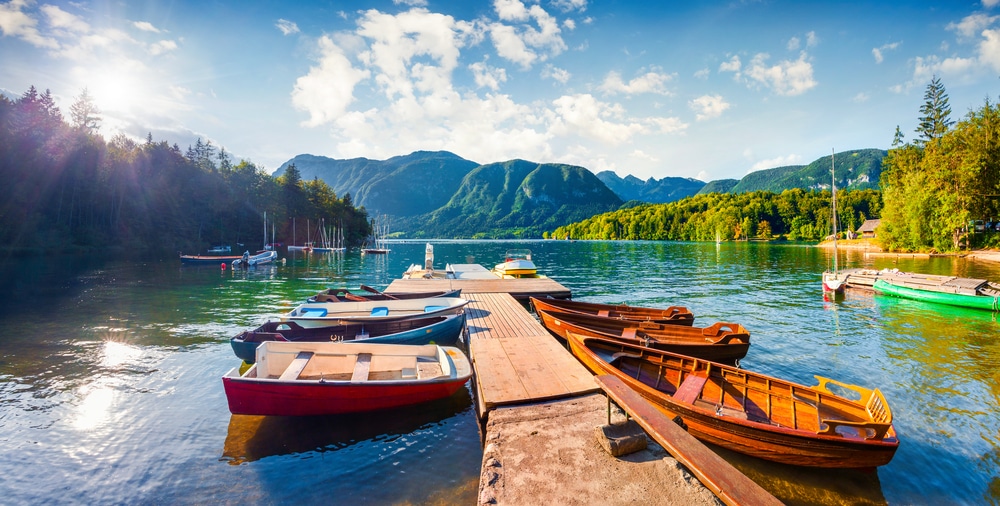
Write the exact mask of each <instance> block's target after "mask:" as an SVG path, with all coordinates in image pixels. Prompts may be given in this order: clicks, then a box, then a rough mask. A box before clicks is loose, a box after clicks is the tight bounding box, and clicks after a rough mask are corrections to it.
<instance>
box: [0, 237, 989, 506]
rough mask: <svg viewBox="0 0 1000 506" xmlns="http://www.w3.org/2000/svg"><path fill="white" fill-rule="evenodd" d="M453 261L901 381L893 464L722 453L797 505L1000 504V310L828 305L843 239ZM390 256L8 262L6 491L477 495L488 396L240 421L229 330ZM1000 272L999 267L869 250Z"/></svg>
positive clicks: (356, 280) (446, 248)
mask: <svg viewBox="0 0 1000 506" xmlns="http://www.w3.org/2000/svg"><path fill="white" fill-rule="evenodd" d="M432 242H433V243H434V244H435V258H436V265H437V266H439V267H440V266H443V265H444V263H446V262H452V263H466V262H470V261H471V262H476V263H481V264H484V265H487V266H491V265H492V264H494V263H496V262H497V261H498V260H499V259H500V258H501V257H502V255H503V253H504V251H505V250H506V249H508V248H515V247H527V248H530V249H531V250H532V251H533V252H534V259H535V262H536V263H537V264H538V265H539V268H540V270H541V271H542V272H543V273H544V274H546V275H549V276H551V277H553V278H555V279H556V280H557V281H559V282H560V283H562V284H563V285H565V286H567V287H568V288H570V289H571V290H572V292H573V295H574V298H576V299H581V300H588V301H595V302H623V301H624V302H628V303H631V304H634V305H660V306H665V305H671V304H675V305H685V306H687V307H689V308H690V309H691V310H692V311H693V312H694V313H695V315H696V316H697V320H696V324H697V325H699V326H703V325H708V324H710V323H712V322H715V321H732V322H738V323H741V324H743V325H744V326H746V327H747V328H748V329H749V330H750V331H751V336H752V342H753V345H752V346H751V349H750V353H749V354H748V355H747V357H746V359H744V360H743V367H745V368H747V369H750V370H754V371H759V372H763V373H766V374H770V375H773V376H779V377H783V378H788V379H791V380H794V381H797V382H799V383H804V384H807V385H812V384H815V380H814V379H813V375H814V374H816V375H821V376H826V377H830V378H834V379H837V380H841V381H845V382H848V383H854V384H858V385H862V386H869V387H878V388H881V389H882V391H883V392H884V393H885V396H886V398H887V399H888V401H889V403H890V405H891V408H892V410H893V414H894V417H895V418H894V421H895V425H896V429H897V431H898V433H899V434H900V439H901V444H900V448H899V451H898V452H897V454H896V457H895V459H894V460H893V461H892V462H891V463H890V464H889V465H887V466H883V467H881V468H879V469H878V470H877V472H868V473H865V472H858V471H846V472H830V471H815V470H809V469H800V468H792V467H789V466H779V465H774V464H769V463H766V462H762V461H758V460H753V459H749V458H746V457H742V456H739V455H734V454H730V453H726V452H723V451H720V453H723V455H724V456H725V457H726V458H727V459H729V460H730V461H731V462H733V463H734V464H735V465H737V466H738V467H740V468H741V469H742V470H743V471H744V472H746V473H747V474H748V475H750V476H751V477H752V478H753V479H755V480H757V481H758V482H759V483H761V484H762V485H763V486H765V488H768V489H769V490H771V491H772V492H773V493H775V494H776V495H778V496H779V498H781V499H783V500H785V501H787V502H790V503H798V504H880V503H889V504H914V503H916V504H940V503H966V504H983V503H993V504H996V503H998V502H1000V478H998V476H1000V344H998V336H1000V324H998V323H997V320H996V316H995V315H992V314H990V313H989V312H983V311H972V310H961V309H951V308H947V307H942V306H933V305H928V304H926V303H919V302H908V301H901V300H897V299H890V298H884V297H880V296H872V295H866V294H863V293H848V294H847V296H846V297H845V298H844V299H843V300H841V301H836V302H829V301H825V300H824V298H823V295H822V293H821V290H820V281H819V273H820V272H821V271H823V270H824V269H825V268H827V266H828V264H829V255H830V252H829V251H826V250H822V249H818V248H813V247H808V246H800V245H770V244H756V243H753V244H747V243H740V244H735V243H729V244H722V245H721V246H718V247H717V246H716V245H715V244H709V243H705V244H696V243H658V242H589V241H579V242H566V241H528V242H516V243H515V242H499V241H498V242H491V241H464V242H463V241H432ZM391 248H392V252H391V253H390V254H389V255H388V256H386V257H375V256H373V257H361V256H360V255H359V254H358V253H357V252H349V253H346V254H342V255H339V256H338V255H326V256H317V255H312V256H310V255H306V254H302V253H298V254H292V255H285V254H282V255H281V256H282V257H283V258H286V264H285V265H277V266H271V267H266V268H262V269H258V270H251V271H249V272H232V271H229V270H226V271H222V270H220V269H219V268H218V266H209V267H182V266H181V265H180V263H179V262H178V261H177V260H174V259H171V260H168V261H162V262H136V261H133V262H121V261H119V262H102V263H93V264H89V265H88V264H87V263H86V262H82V261H79V260H77V261H68V260H65V259H53V258H44V259H28V260H17V261H8V262H7V263H6V264H4V265H3V271H2V272H0V280H2V281H4V282H5V283H4V284H5V287H6V288H7V290H5V292H4V295H3V298H4V300H3V304H0V322H2V323H3V325H4V327H5V328H7V329H8V332H6V333H4V335H3V336H2V337H0V444H2V447H3V452H2V453H0V476H3V477H4V480H3V481H2V482H0V497H2V499H0V502H2V503H6V504H39V503H86V504H96V503H102V504H104V503H129V504H134V503H172V504H174V503H200V504H204V503H230V504H237V503H239V504H262V503H263V504H268V503H292V502H298V503H320V502H322V503H364V504H373V503H374V504H475V502H476V496H477V491H478V477H479V468H480V462H481V457H482V450H481V448H480V444H479V433H478V429H477V422H476V419H475V414H474V410H473V404H472V397H471V394H470V392H469V391H468V390H463V391H460V392H459V394H458V395H456V396H454V397H452V398H450V399H448V400H446V401H444V402H439V403H436V404H433V405H429V406H424V407H420V408H416V409H410V410H405V411H392V412H385V413H378V414H370V415H364V416H351V417H344V416H341V417H318V418H304V419H294V418H276V417H251V416H234V415H231V414H230V413H229V411H228V408H227V405H226V399H225V394H224V392H223V389H222V381H221V379H220V378H221V376H222V375H223V374H224V373H225V372H226V371H228V370H229V369H230V368H232V367H234V366H237V365H239V360H238V359H236V358H235V356H234V355H233V353H232V350H231V349H230V347H229V342H228V340H229V338H230V337H231V336H233V335H234V334H236V333H238V332H240V331H242V330H244V329H248V328H252V327H255V326H257V325H259V324H261V323H263V322H264V321H266V320H267V319H268V318H269V317H270V318H273V317H275V315H277V314H280V313H282V312H284V311H288V310H289V309H290V308H291V307H293V306H294V305H295V304H297V303H299V302H301V301H302V300H303V299H305V298H306V297H307V296H309V295H312V294H313V293H315V292H317V291H319V290H321V289H324V288H327V287H345V286H346V287H357V286H358V285H359V284H362V283H363V284H367V285H370V286H373V287H376V288H380V289H381V288H385V287H386V286H387V285H388V284H389V283H390V282H391V281H392V280H394V279H396V278H398V277H399V276H400V274H401V273H402V272H403V271H404V270H405V269H406V267H407V266H408V265H410V264H411V263H421V264H422V263H423V255H424V242H423V241H421V242H403V243H394V244H391ZM841 255H842V256H841V259H840V265H841V266H846V267H858V266H867V267H874V268H884V267H888V268H899V269H901V270H912V271H921V272H928V273H937V274H946V273H947V274H955V275H960V276H967V277H981V278H990V279H994V280H1000V264H986V263H975V262H971V261H966V260H962V259H950V258H945V259H931V260H926V259H923V260H920V259H917V260H898V261H896V260H893V259H889V258H874V259H870V260H866V259H864V258H863V256H862V255H861V254H860V253H845V252H841Z"/></svg>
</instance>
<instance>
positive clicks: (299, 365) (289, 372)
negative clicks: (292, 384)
mask: <svg viewBox="0 0 1000 506" xmlns="http://www.w3.org/2000/svg"><path fill="white" fill-rule="evenodd" d="M312 357H313V353H312V352H311V351H300V352H299V354H298V355H296V356H295V358H294V359H292V362H291V363H290V364H288V367H286V368H285V372H283V373H281V376H280V377H278V379H280V380H286V381H287V380H293V379H298V377H299V374H302V370H303V369H305V368H306V364H308V363H309V359H311V358H312Z"/></svg>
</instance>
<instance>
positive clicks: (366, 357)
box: [351, 353, 372, 382]
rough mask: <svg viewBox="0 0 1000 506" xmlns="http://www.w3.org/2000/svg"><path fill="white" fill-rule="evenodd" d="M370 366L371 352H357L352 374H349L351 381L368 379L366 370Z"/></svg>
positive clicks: (367, 370) (368, 369) (369, 368)
mask: <svg viewBox="0 0 1000 506" xmlns="http://www.w3.org/2000/svg"><path fill="white" fill-rule="evenodd" d="M371 367H372V354H371V353H358V361H357V362H356V363H355V364H354V374H353V375H351V381H352V382H359V381H368V372H369V371H370V370H371Z"/></svg>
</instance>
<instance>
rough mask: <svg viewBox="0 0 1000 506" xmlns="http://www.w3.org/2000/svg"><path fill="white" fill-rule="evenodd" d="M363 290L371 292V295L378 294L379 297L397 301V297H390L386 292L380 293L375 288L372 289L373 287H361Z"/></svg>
mask: <svg viewBox="0 0 1000 506" xmlns="http://www.w3.org/2000/svg"><path fill="white" fill-rule="evenodd" d="M361 289H362V290H364V291H366V292H371V293H374V294H377V295H382V296H383V297H385V298H387V299H390V300H397V298H396V297H393V296H392V295H389V294H387V293H385V292H380V291H378V290H376V289H374V288H372V287H370V286H368V285H361Z"/></svg>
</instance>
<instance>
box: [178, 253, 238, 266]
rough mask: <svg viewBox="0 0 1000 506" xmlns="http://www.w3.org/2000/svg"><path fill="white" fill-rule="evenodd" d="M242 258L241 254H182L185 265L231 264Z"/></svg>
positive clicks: (182, 261)
mask: <svg viewBox="0 0 1000 506" xmlns="http://www.w3.org/2000/svg"><path fill="white" fill-rule="evenodd" d="M240 258H242V257H241V256H240V255H181V263H182V264H185V265H220V264H229V263H231V262H233V261H234V260H239V259H240Z"/></svg>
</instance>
